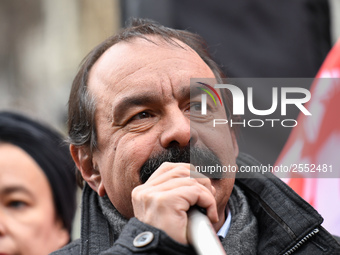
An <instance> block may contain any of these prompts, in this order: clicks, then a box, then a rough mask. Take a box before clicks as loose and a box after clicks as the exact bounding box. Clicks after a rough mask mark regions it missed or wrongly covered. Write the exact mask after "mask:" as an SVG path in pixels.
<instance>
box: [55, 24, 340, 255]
mask: <svg viewBox="0 0 340 255" xmlns="http://www.w3.org/2000/svg"><path fill="white" fill-rule="evenodd" d="M202 77H203V78H208V79H216V80H220V79H221V78H222V74H221V72H220V70H219V68H218V67H217V65H216V64H215V63H214V62H213V61H212V60H211V58H210V57H209V55H208V53H207V51H206V49H205V48H204V42H203V41H202V40H201V38H199V37H198V36H196V35H194V34H191V33H189V32H185V31H177V30H173V29H169V28H166V27H163V26H161V25H159V24H156V23H153V22H150V21H147V20H134V21H133V22H132V24H131V25H130V26H129V27H127V28H125V29H123V30H122V31H121V32H119V33H118V34H117V35H115V36H113V37H111V38H109V39H107V40H106V41H104V42H103V43H101V44H100V45H98V46H97V47H96V48H95V49H94V50H92V51H91V52H90V54H89V55H88V56H87V57H86V58H85V60H84V61H83V63H82V66H81V67H80V70H79V71H78V74H77V76H76V77H75V79H74V82H73V86H72V90H71V94H70V100H69V123H68V125H69V137H70V143H71V145H70V150H71V154H72V157H73V159H74V161H75V162H76V164H77V167H78V169H79V172H80V173H81V176H82V177H81V178H82V179H83V180H84V181H85V187H84V191H83V204H82V231H81V239H80V240H78V241H75V242H74V243H72V244H70V245H68V246H66V247H64V248H63V249H62V250H60V251H59V252H57V253H56V254H195V252H194V250H193V248H192V247H191V246H190V244H189V243H188V240H187V224H188V218H187V211H188V210H189V209H190V207H192V206H199V207H202V208H204V209H206V214H207V216H208V218H209V220H210V221H211V223H212V226H213V227H214V229H215V231H216V232H217V234H218V236H219V237H220V239H221V242H222V245H223V247H224V249H225V250H226V252H227V253H228V254H257V253H260V254H283V253H284V252H288V254H291V252H292V251H295V250H296V254H302V253H303V252H307V253H308V254H323V253H322V252H323V251H325V250H327V252H329V253H328V254H335V253H336V251H339V245H338V244H336V241H335V240H334V239H333V237H332V236H331V235H330V234H329V233H328V232H327V231H325V230H324V229H323V228H322V227H321V226H320V224H321V221H322V218H321V216H320V215H318V214H317V213H316V212H315V211H314V210H313V209H312V208H311V207H310V206H309V205H308V204H306V203H305V202H304V201H303V200H302V199H301V198H299V197H298V196H297V195H296V194H295V193H293V191H291V190H290V189H289V188H288V187H287V186H285V184H283V183H282V182H281V181H279V180H277V179H274V180H271V179H267V178H261V179H253V178H248V179H242V180H240V181H238V183H237V184H235V173H234V172H230V173H226V175H223V176H222V175H219V176H212V178H204V176H203V175H202V174H201V173H198V172H195V171H193V170H194V166H193V165H192V164H190V163H193V164H194V165H197V164H199V163H197V162H203V164H206V165H215V164H218V165H223V166H232V167H236V166H237V163H236V158H237V156H238V154H239V152H238V146H237V141H236V137H235V132H234V130H233V129H230V128H229V126H228V125H220V126H219V127H216V128H212V126H211V120H212V119H227V118H229V119H230V118H233V117H232V116H230V114H229V113H228V112H229V110H228V109H232V108H231V105H232V104H231V101H230V99H229V94H227V92H221V91H219V93H220V94H221V96H222V98H223V101H224V105H225V107H217V106H214V105H209V106H208V115H207V117H205V118H203V117H202V116H201V109H200V107H199V105H200V104H199V98H200V97H199V95H198V94H197V95H195V93H193V95H191V96H190V94H191V93H190V92H191V86H190V79H192V78H202ZM192 85H193V84H192ZM194 85H195V86H197V83H195V84H194ZM238 164H243V165H246V164H249V165H252V164H257V163H256V161H255V160H253V159H251V158H250V157H247V156H244V155H242V156H241V157H239V159H238ZM193 177H195V178H193ZM81 182H82V181H81ZM294 217H295V218H294ZM293 218H294V219H293ZM297 222H298V224H297ZM300 246H301V247H300Z"/></svg>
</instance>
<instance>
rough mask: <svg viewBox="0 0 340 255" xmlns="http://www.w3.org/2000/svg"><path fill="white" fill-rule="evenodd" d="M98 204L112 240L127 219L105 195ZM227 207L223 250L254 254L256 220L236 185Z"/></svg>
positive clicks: (115, 237) (235, 253) (255, 246)
mask: <svg viewBox="0 0 340 255" xmlns="http://www.w3.org/2000/svg"><path fill="white" fill-rule="evenodd" d="M99 205H100V207H101V209H102V212H103V214H104V216H105V218H106V219H107V220H108V222H109V224H110V227H111V228H112V230H113V235H114V240H117V239H118V237H119V235H120V233H121V231H122V229H123V227H124V226H125V224H126V223H127V222H128V220H127V219H125V218H124V217H123V216H122V215H121V214H120V213H119V212H118V211H117V209H116V208H115V207H114V206H113V205H112V203H111V202H110V200H109V198H108V197H107V196H104V197H100V198H99ZM229 209H230V211H231V216H232V218H231V226H230V229H229V231H228V234H227V236H226V237H225V238H224V239H223V240H222V245H223V247H224V249H225V251H226V252H227V254H232V255H238V254H256V253H257V240H258V229H257V220H256V218H255V216H254V214H253V213H252V211H251V209H250V207H249V204H248V202H247V198H246V196H245V195H244V194H243V192H242V190H241V189H240V188H239V187H238V186H236V185H234V189H233V192H232V194H231V196H230V199H229Z"/></svg>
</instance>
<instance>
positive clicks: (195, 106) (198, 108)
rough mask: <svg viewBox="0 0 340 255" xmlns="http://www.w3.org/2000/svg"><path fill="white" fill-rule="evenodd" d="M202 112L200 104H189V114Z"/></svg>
mask: <svg viewBox="0 0 340 255" xmlns="http://www.w3.org/2000/svg"><path fill="white" fill-rule="evenodd" d="M201 110H202V107H201V104H198V103H195V104H191V105H190V111H191V112H194V111H196V112H197V111H201Z"/></svg>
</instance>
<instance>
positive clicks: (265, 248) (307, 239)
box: [53, 154, 340, 255]
mask: <svg viewBox="0 0 340 255" xmlns="http://www.w3.org/2000/svg"><path fill="white" fill-rule="evenodd" d="M238 164H239V165H257V164H258V163H257V162H256V161H255V160H254V159H252V158H251V157H249V156H247V155H244V154H241V155H240V156H239V158H238ZM240 177H244V176H241V175H238V178H237V179H236V183H237V185H238V186H239V187H240V188H241V189H242V190H243V191H244V193H245V195H246V196H247V198H248V202H249V204H250V207H251V209H252V211H253V213H254V215H255V216H256V218H257V221H258V227H259V235H258V240H259V241H258V250H257V253H258V254H264V255H265V254H268V255H269V254H270V255H274V254H286V255H288V254H296V255H298V254H308V255H313V254H340V245H339V243H337V241H336V240H335V239H334V238H333V236H332V235H331V234H330V233H328V232H327V231H326V230H325V229H324V228H323V227H322V226H321V223H322V221H323V219H322V217H321V216H320V215H319V214H318V213H317V212H316V211H315V210H314V209H313V208H312V207H311V206H310V205H309V204H308V203H306V202H305V201H304V200H303V199H302V198H301V197H299V196H298V195H297V194H296V193H295V192H294V191H293V190H292V189H291V188H289V187H288V186H287V185H286V184H285V183H283V182H282V181H281V180H280V179H278V178H276V177H274V176H273V175H272V174H266V175H261V174H249V173H248V174H247V176H246V177H247V178H240ZM81 225H82V230H81V239H79V240H76V241H74V242H72V243H71V244H69V245H67V246H66V247H64V248H63V249H61V250H59V251H57V252H55V253H53V255H63V254H68V255H73V254H77V255H78V254H81V255H85V254H91V255H92V254H102V255H115V254H120V255H129V254H145V255H146V254H149V255H150V254H152V255H160V254H162V255H166V254H169V255H170V254H171V255H172V254H179V255H180V254H195V253H194V251H193V249H192V248H191V247H190V246H185V245H181V244H179V243H177V242H175V241H174V240H172V239H171V238H170V237H168V236H167V235H166V234H165V233H164V232H163V231H161V230H158V229H156V228H154V227H152V226H149V225H147V224H144V223H142V222H140V221H138V220H137V219H136V218H132V219H130V221H129V222H128V223H127V224H126V226H125V227H124V229H123V231H122V233H121V234H120V236H119V238H118V240H116V241H113V239H114V237H113V236H114V235H113V233H112V230H111V228H110V226H109V223H108V222H107V220H106V219H105V217H104V216H103V214H102V212H101V210H100V206H99V204H98V196H97V194H96V193H95V192H94V191H92V190H91V188H89V187H88V186H86V188H85V189H84V193H83V202H82V223H81ZM145 231H150V232H152V233H153V236H154V237H153V240H152V241H151V242H150V243H149V244H148V245H146V246H143V247H139V248H137V247H135V246H134V245H133V241H134V239H135V238H136V236H137V235H139V234H141V233H142V232H145ZM249 238H251V237H249ZM241 254H242V251H241ZM229 255H230V254H229Z"/></svg>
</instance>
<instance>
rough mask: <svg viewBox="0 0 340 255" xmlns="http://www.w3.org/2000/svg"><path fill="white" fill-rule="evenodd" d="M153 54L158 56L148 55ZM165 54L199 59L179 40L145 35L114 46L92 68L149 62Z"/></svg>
mask: <svg viewBox="0 0 340 255" xmlns="http://www.w3.org/2000/svg"><path fill="white" fill-rule="evenodd" d="M155 52H157V53H158V54H150V53H155ZM167 53H169V54H171V55H173V54H175V55H176V54H178V55H182V54H185V53H186V54H190V55H192V56H195V57H198V58H200V57H199V56H198V54H197V53H196V52H195V51H194V50H193V49H192V48H190V47H189V46H188V45H186V44H185V43H183V42H182V41H180V40H177V39H175V38H171V39H169V40H168V41H166V40H165V39H163V38H162V37H160V36H156V35H146V36H145V37H144V38H141V37H135V38H131V39H129V40H127V41H121V42H119V43H117V44H114V45H113V46H111V47H110V48H109V49H107V50H106V51H105V52H104V53H103V54H102V56H101V57H100V58H99V59H98V60H97V62H96V63H95V65H94V68H95V67H96V66H102V65H104V66H105V65H106V64H110V63H112V62H114V61H115V62H117V63H120V64H121V65H124V64H126V65H129V62H137V61H139V60H140V59H143V60H150V61H151V60H152V59H157V58H160V57H161V56H160V55H162V54H164V55H166V54H167ZM145 58H146V59H145Z"/></svg>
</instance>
